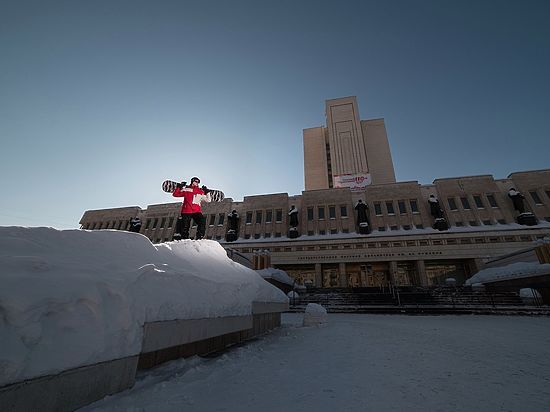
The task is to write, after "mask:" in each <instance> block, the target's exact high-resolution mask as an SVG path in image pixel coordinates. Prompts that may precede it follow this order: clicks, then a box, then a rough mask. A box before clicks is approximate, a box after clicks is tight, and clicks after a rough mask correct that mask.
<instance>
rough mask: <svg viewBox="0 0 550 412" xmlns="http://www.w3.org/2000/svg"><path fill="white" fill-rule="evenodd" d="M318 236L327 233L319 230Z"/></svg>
mask: <svg viewBox="0 0 550 412" xmlns="http://www.w3.org/2000/svg"><path fill="white" fill-rule="evenodd" d="M319 234H320V235H326V234H327V232H326V230H319Z"/></svg>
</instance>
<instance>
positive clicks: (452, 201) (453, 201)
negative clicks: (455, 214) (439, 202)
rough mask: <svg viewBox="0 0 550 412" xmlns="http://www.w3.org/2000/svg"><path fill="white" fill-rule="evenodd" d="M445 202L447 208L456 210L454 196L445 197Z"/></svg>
mask: <svg viewBox="0 0 550 412" xmlns="http://www.w3.org/2000/svg"><path fill="white" fill-rule="evenodd" d="M447 202H449V209H451V210H458V207H456V202H455V198H454V197H450V198H448V199H447Z"/></svg>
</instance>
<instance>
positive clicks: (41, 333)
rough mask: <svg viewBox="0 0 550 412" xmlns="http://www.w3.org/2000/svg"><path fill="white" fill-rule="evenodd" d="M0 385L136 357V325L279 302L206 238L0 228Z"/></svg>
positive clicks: (275, 292) (276, 293) (280, 297)
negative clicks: (160, 240) (161, 239)
mask: <svg viewBox="0 0 550 412" xmlns="http://www.w3.org/2000/svg"><path fill="white" fill-rule="evenodd" d="M0 285H2V286H1V287H0V314H1V316H0V342H2V350H1V351H0V386H2V385H5V384H8V383H12V382H18V381H21V380H23V379H28V378H31V377H36V376H42V375H47V374H51V373H56V372H59V371H62V370H65V369H69V368H74V367H78V366H83V365H89V364H93V363H96V362H100V361H105V360H110V359H116V358H122V357H126V356H131V355H135V354H137V353H139V351H140V349H141V342H142V326H143V324H144V323H146V322H155V321H164V320H173V319H199V318H207V317H221V316H238V315H248V314H250V313H251V311H252V302H253V301H260V302H284V303H286V302H288V298H287V297H286V296H285V294H284V293H283V292H282V291H280V290H279V289H277V288H276V287H274V286H272V285H270V284H269V283H267V282H265V281H264V280H263V279H262V278H261V277H260V276H258V274H257V273H256V272H255V271H253V270H251V269H248V268H246V267H244V266H242V265H240V264H238V263H235V262H233V261H232V260H230V259H229V258H228V257H227V254H226V252H225V250H224V249H223V248H222V247H221V246H220V245H219V244H218V243H217V242H214V241H210V240H201V241H192V240H187V241H181V242H170V243H164V244H160V245H153V244H152V243H151V242H150V241H149V239H148V238H147V237H145V236H143V235H140V234H138V233H130V232H122V231H116V230H101V231H87V230H63V231H59V230H56V229H52V228H23V227H0Z"/></svg>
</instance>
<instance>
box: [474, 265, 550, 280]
mask: <svg viewBox="0 0 550 412" xmlns="http://www.w3.org/2000/svg"><path fill="white" fill-rule="evenodd" d="M548 274H550V263H545V264H542V265H541V264H540V263H536V262H516V263H512V264H510V265H506V266H501V267H495V268H489V269H483V270H480V271H479V272H477V273H476V274H475V275H474V276H472V277H471V278H470V279H468V280H466V282H465V284H466V285H473V284H474V283H487V282H495V281H497V280H506V279H516V278H524V277H531V276H543V275H548Z"/></svg>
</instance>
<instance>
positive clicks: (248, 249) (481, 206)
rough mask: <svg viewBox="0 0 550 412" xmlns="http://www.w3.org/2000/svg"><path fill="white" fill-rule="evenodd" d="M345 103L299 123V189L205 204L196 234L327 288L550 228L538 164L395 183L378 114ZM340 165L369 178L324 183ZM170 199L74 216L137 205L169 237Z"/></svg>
mask: <svg viewBox="0 0 550 412" xmlns="http://www.w3.org/2000/svg"><path fill="white" fill-rule="evenodd" d="M342 102H344V104H340V103H342ZM339 106H343V107H344V108H342V107H339ZM356 108H357V105H356V102H355V98H345V99H335V100H329V101H327V127H326V128H316V129H305V130H304V164H305V165H306V166H305V167H306V173H305V180H306V190H304V191H303V192H302V193H301V194H300V195H295V196H289V195H288V194H287V193H276V194H269V195H259V196H246V197H245V198H244V199H243V201H233V200H232V199H230V198H228V199H225V200H224V201H223V202H220V203H209V204H205V205H204V207H203V210H204V213H205V214H206V218H207V231H206V237H207V238H208V239H213V240H217V241H219V242H220V243H222V244H223V245H224V247H226V248H227V249H230V250H233V251H235V252H238V253H239V254H240V255H244V256H249V257H250V259H252V257H253V255H254V253H255V252H256V251H258V250H262V251H269V253H270V256H271V262H272V264H273V266H274V267H276V268H279V269H283V270H285V271H286V272H287V273H288V274H289V275H291V276H292V277H294V278H295V279H296V281H297V283H299V284H306V285H313V286H317V287H327V288H330V287H373V286H377V287H385V286H389V285H402V286H409V285H412V286H415V285H416V286H430V285H437V284H442V283H444V282H445V280H446V279H447V278H454V279H456V281H457V283H458V284H461V283H463V282H464V280H466V279H467V278H468V277H470V276H471V275H472V274H473V273H475V272H476V271H478V270H479V269H480V268H481V267H482V266H483V263H484V261H487V260H489V259H491V258H494V257H496V256H500V255H504V254H507V253H511V252H515V251H517V250H519V249H522V248H528V247H531V246H532V242H533V241H535V240H537V239H541V238H544V237H548V236H550V169H546V170H535V171H527V172H517V173H512V174H511V175H509V176H508V177H507V178H505V179H494V178H493V176H491V175H482V176H465V177H456V178H445V179H436V180H435V181H434V182H433V183H432V184H429V185H421V184H419V183H418V182H417V181H409V182H396V181H395V175H394V171H393V163H392V161H391V155H390V154H389V145H388V140H387V136H386V132H385V126H384V123H383V120H374V121H370V120H369V121H359V118H358V115H357V110H356ZM341 123H342V124H344V123H345V125H342V124H341ZM318 129H319V130H318ZM312 130H315V131H314V132H312ZM331 130H332V131H331ZM316 133H317V135H316ZM312 136H313V137H312ZM321 137H322V139H321ZM338 139H340V141H338ZM361 144H362V145H361ZM316 151H317V153H316ZM345 174H349V175H354V176H360V175H361V174H369V175H370V178H371V181H370V182H369V184H368V185H365V186H364V187H360V188H357V187H356V188H351V189H350V188H349V187H334V186H335V185H334V183H335V180H334V176H335V175H345ZM331 177H332V179H333V180H330V179H331ZM331 182H332V183H331ZM512 187H513V188H515V189H516V190H518V191H519V192H521V193H522V194H523V195H524V197H525V199H524V200H523V202H524V205H525V209H526V210H527V211H528V212H531V213H532V214H533V216H534V217H535V220H536V224H532V225H530V226H527V225H520V224H518V223H517V218H518V214H519V212H518V211H517V210H515V209H514V206H513V203H512V201H511V199H510V198H509V196H508V191H509V189H510V188H512ZM430 195H433V196H434V197H435V198H436V199H437V200H438V202H439V205H440V207H441V214H442V216H443V218H444V219H445V221H446V223H447V227H448V228H447V229H446V230H437V229H434V226H435V225H434V222H435V218H434V215H433V213H432V211H431V209H430V205H429V201H428V199H429V198H430ZM359 200H362V202H363V203H365V204H366V205H367V207H368V213H367V215H368V233H364V234H362V233H361V232H364V231H362V230H360V227H359V225H358V223H359V222H358V220H357V213H356V210H355V207H356V205H357V203H358V201H359ZM292 206H294V207H295V208H297V209H298V211H299V214H298V226H297V229H298V232H299V236H298V237H297V238H295V239H291V238H290V237H289V229H290V225H289V223H290V222H289V215H288V211H289V209H291V207H292ZM180 208H181V203H180V202H174V203H167V204H160V205H151V206H148V207H147V208H146V209H141V208H140V207H137V206H134V207H123V208H115V209H104V210H89V211H86V212H85V213H84V215H83V217H82V219H81V221H80V224H81V227H82V228H83V229H88V230H97V229H118V230H127V229H128V224H129V220H130V219H131V218H132V217H136V216H137V217H139V218H140V219H141V221H142V222H143V225H142V227H141V233H142V234H144V235H145V236H147V237H148V238H149V239H150V240H151V241H152V242H153V243H159V242H165V241H169V240H171V239H172V234H173V233H174V229H175V222H176V219H177V217H178V216H179V213H180ZM232 210H236V211H237V212H238V214H239V217H240V222H239V226H238V227H239V231H238V238H237V240H236V241H234V242H227V241H226V240H225V236H226V233H227V229H228V228H227V223H228V222H227V220H228V219H227V216H228V214H229V213H230V212H231V211H232ZM195 231H196V227H195V228H192V229H191V236H194V234H195Z"/></svg>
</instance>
